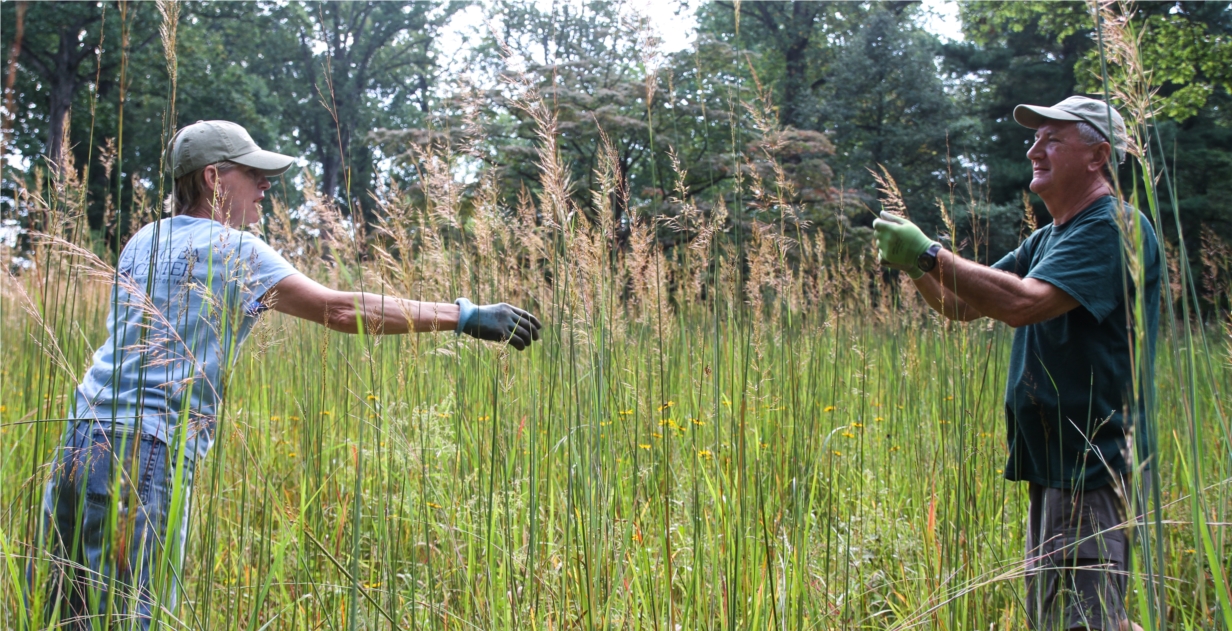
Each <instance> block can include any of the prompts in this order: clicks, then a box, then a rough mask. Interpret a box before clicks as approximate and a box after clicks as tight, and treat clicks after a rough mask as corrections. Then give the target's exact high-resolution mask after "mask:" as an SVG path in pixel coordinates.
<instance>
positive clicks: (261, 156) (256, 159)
mask: <svg viewBox="0 0 1232 631" xmlns="http://www.w3.org/2000/svg"><path fill="white" fill-rule="evenodd" d="M231 161H232V162H235V163H236V164H242V165H244V166H246V167H252V168H254V169H259V170H260V171H261V173H263V174H265V176H266V177H273V176H275V175H282V174H283V173H286V172H287V169H289V168H291V165H293V164H295V158H292V157H291V156H284V155H282V154H281V153H274V152H273V151H266V150H264V149H257V150H256V151H253V152H251V153H246V154H244V155H242V156H238V157H235V158H231Z"/></svg>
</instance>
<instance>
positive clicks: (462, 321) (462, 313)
mask: <svg viewBox="0 0 1232 631" xmlns="http://www.w3.org/2000/svg"><path fill="white" fill-rule="evenodd" d="M453 303H454V304H456V305H458V326H457V328H455V329H454V330H453V332H454V334H455V335H462V330H463V329H464V328H466V321H467V320H470V319H471V316H473V315H475V311H477V310H479V307H476V306H475V303H473V302H471V301H469V300H467V299H466V298H458V299H457V300H455V301H453Z"/></svg>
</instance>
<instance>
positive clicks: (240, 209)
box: [218, 166, 270, 228]
mask: <svg viewBox="0 0 1232 631" xmlns="http://www.w3.org/2000/svg"><path fill="white" fill-rule="evenodd" d="M218 184H219V196H220V197H221V198H222V203H223V208H226V209H228V211H229V212H228V213H227V221H226V223H227V225H229V226H231V227H232V228H243V227H246V226H248V225H250V224H254V223H256V222H257V221H258V220H260V219H261V200H263V199H265V191H266V190H268V189H269V187H270V181H269V178H267V177H265V175H264V174H262V173H261V172H260V171H258V170H257V169H254V168H252V167H246V166H238V167H235V168H234V169H231V170H229V171H224V172H222V173H219V174H218Z"/></svg>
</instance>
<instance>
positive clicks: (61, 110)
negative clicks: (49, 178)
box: [44, 68, 77, 173]
mask: <svg viewBox="0 0 1232 631" xmlns="http://www.w3.org/2000/svg"><path fill="white" fill-rule="evenodd" d="M69 73H71V74H69ZM75 74H77V69H76V68H73V69H72V70H65V73H63V74H60V75H59V76H57V77H56V79H55V82H54V83H52V85H51V90H50V91H49V93H48V97H49V100H50V101H51V102H50V103H49V106H50V117H49V119H48V125H47V147H46V149H45V151H44V153H46V154H47V162H48V163H49V164H51V168H53V169H55V171H56V172H57V173H60V172H61V171H62V168H61V167H62V166H63V165H62V162H63V155H61V152H62V149H63V148H64V139H65V134H66V133H67V130H68V129H69V120H68V116H69V110H70V109H72V107H73V93H74V92H76V85H75V84H76V81H75V80H74V77H73V75H75Z"/></svg>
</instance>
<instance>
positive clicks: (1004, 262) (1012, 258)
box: [992, 246, 1022, 276]
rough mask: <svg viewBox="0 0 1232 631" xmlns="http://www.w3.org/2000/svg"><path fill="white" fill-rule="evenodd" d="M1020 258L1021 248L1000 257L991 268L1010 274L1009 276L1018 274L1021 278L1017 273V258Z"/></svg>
mask: <svg viewBox="0 0 1232 631" xmlns="http://www.w3.org/2000/svg"><path fill="white" fill-rule="evenodd" d="M1020 256H1022V246H1019V247H1016V248H1014V249H1013V250H1010V252H1009V254H1006V255H1005V256H1003V257H1001V260H1000V261H997V262H996V263H993V264H992V267H993V269H999V270H1001V271H1003V272H1010V273H1011V274H1018V275H1019V276H1022V274H1021V273H1020V272H1019V271H1018V257H1020Z"/></svg>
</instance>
